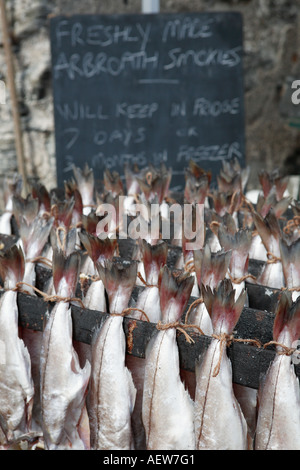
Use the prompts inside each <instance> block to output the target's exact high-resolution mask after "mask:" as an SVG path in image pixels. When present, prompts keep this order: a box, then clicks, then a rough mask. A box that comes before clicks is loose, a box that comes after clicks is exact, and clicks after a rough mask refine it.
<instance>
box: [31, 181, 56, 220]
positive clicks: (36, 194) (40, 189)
mask: <svg viewBox="0 0 300 470" xmlns="http://www.w3.org/2000/svg"><path fill="white" fill-rule="evenodd" d="M31 194H32V197H33V198H34V199H38V201H39V207H40V211H44V212H48V213H50V210H51V198H50V194H49V192H48V191H47V189H46V187H45V186H44V185H43V184H42V183H36V182H33V183H32V184H31Z"/></svg>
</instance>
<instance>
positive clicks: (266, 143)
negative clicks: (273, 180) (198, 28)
mask: <svg viewBox="0 0 300 470" xmlns="http://www.w3.org/2000/svg"><path fill="white" fill-rule="evenodd" d="M6 3H7V14H8V19H9V24H10V28H11V34H12V38H11V39H12V46H13V53H14V60H15V69H16V85H17V93H18V97H19V106H20V113H21V123H22V130H23V142H24V151H25V159H26V170H27V174H28V175H29V176H31V177H34V178H38V179H39V180H40V181H41V182H42V183H43V184H45V186H46V187H47V188H48V189H51V188H52V187H54V186H55V184H56V164H55V163H56V162H55V144H54V121H53V102H52V88H51V58H50V44H49V29H48V26H49V24H48V21H49V20H48V17H49V15H56V14H75V13H140V12H141V1H140V0H127V2H125V1H124V0H86V1H84V2H82V1H81V0H53V1H46V0H7V2H6ZM160 11H161V12H164V13H165V12H170V13H171V12H174V13H175V12H189V11H191V12H192V11H197V12H205V11H239V12H241V13H242V14H243V18H244V84H245V109H246V161H247V164H248V165H249V166H250V168H251V175H250V180H249V186H248V187H249V189H251V188H253V187H256V186H257V184H258V178H257V175H258V171H259V170H260V169H263V168H264V169H267V170H272V169H274V168H276V167H279V168H281V169H282V171H283V172H286V173H288V174H291V175H297V174H298V175H299V174H300V171H299V170H300V127H296V126H295V125H293V123H295V118H297V116H298V117H300V104H299V105H298V106H296V105H293V104H292V102H291V94H292V91H291V82H292V80H296V79H299V80H300V36H299V31H300V0H191V1H186V0H161V1H160ZM0 79H1V80H3V81H4V82H6V81H7V67H6V62H5V54H4V49H3V38H2V33H1V32H0ZM16 170H17V158H16V151H15V141H14V129H13V120H12V113H11V103H10V97H9V93H7V96H6V103H5V104H2V105H0V191H1V187H2V181H3V177H4V175H5V174H9V173H12V172H14V171H16ZM1 199H2V198H1ZM1 206H2V203H1V204H0V208H1Z"/></svg>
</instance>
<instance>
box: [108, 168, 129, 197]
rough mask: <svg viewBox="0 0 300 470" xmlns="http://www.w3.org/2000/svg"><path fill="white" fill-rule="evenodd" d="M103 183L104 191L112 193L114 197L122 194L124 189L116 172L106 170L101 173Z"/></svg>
mask: <svg viewBox="0 0 300 470" xmlns="http://www.w3.org/2000/svg"><path fill="white" fill-rule="evenodd" d="M103 183H104V188H105V189H106V191H108V192H110V193H113V194H114V195H122V194H124V187H123V183H122V180H121V177H120V174H119V173H118V172H117V171H112V172H111V171H110V170H109V169H108V168H106V169H105V170H104V172H103Z"/></svg>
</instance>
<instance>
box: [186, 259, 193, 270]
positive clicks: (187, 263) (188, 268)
mask: <svg viewBox="0 0 300 470" xmlns="http://www.w3.org/2000/svg"><path fill="white" fill-rule="evenodd" d="M184 271H185V272H187V273H194V272H195V266H194V260H193V259H190V260H189V261H187V262H186V263H185V265H184Z"/></svg>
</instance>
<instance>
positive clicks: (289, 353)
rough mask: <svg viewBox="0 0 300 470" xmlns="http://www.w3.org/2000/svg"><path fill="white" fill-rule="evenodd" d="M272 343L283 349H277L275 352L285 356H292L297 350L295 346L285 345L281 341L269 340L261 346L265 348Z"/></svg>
mask: <svg viewBox="0 0 300 470" xmlns="http://www.w3.org/2000/svg"><path fill="white" fill-rule="evenodd" d="M272 344H273V345H275V346H279V347H280V348H282V349H283V351H277V354H282V355H285V356H292V355H293V354H294V352H295V351H296V350H297V348H290V347H288V346H285V345H284V344H282V343H278V342H277V341H269V342H268V343H265V344H264V345H263V347H264V349H265V348H267V347H268V346H270V345H272Z"/></svg>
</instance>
